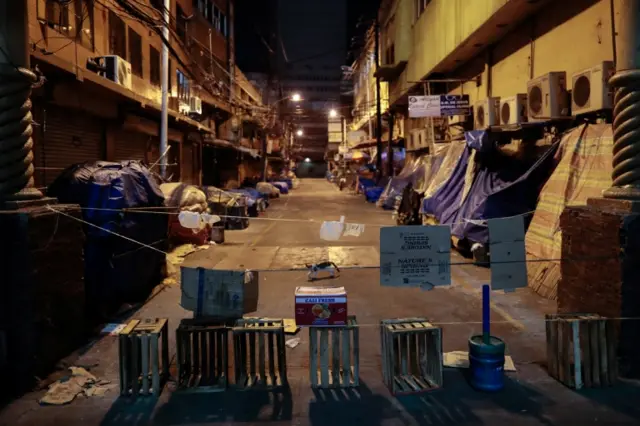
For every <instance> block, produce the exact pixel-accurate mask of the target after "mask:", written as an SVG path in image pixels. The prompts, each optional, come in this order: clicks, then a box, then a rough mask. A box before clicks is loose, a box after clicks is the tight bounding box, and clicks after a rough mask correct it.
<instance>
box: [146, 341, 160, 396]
mask: <svg viewBox="0 0 640 426" xmlns="http://www.w3.org/2000/svg"><path fill="white" fill-rule="evenodd" d="M160 336H161V333H156V334H153V335H151V339H150V341H149V343H150V348H149V351H150V352H151V390H152V392H153V395H154V396H159V395H160V359H159V358H160V357H159V354H160V352H159V350H160V348H159V347H158V341H159V339H160Z"/></svg>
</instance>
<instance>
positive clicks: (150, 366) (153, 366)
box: [118, 318, 169, 397]
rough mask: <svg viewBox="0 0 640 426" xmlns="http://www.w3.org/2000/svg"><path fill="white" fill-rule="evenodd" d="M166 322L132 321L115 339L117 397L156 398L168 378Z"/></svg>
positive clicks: (150, 320)
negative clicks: (150, 396)
mask: <svg viewBox="0 0 640 426" xmlns="http://www.w3.org/2000/svg"><path fill="white" fill-rule="evenodd" d="M168 332H169V331H168V320H167V319H166V318H160V319H144V320H132V321H129V324H127V326H126V327H125V328H124V329H123V330H122V331H121V332H120V334H119V336H118V339H119V341H118V344H119V354H120V394H121V395H123V396H133V397H137V396H139V395H154V396H158V395H160V392H161V391H162V387H163V386H164V383H165V381H166V380H167V379H168V378H169V339H168Z"/></svg>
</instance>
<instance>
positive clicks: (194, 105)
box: [189, 96, 202, 114]
mask: <svg viewBox="0 0 640 426" xmlns="http://www.w3.org/2000/svg"><path fill="white" fill-rule="evenodd" d="M190 101H191V105H189V108H190V110H191V112H192V113H193V114H202V99H200V98H199V97H197V96H192V97H191V99H190Z"/></svg>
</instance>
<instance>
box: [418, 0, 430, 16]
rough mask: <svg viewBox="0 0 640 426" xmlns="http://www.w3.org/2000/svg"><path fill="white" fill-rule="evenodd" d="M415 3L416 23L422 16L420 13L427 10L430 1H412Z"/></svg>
mask: <svg viewBox="0 0 640 426" xmlns="http://www.w3.org/2000/svg"><path fill="white" fill-rule="evenodd" d="M414 2H415V7H414V9H415V19H414V21H417V20H418V18H420V15H422V13H423V12H424V11H425V9H426V8H427V6H428V5H429V3H431V0H414Z"/></svg>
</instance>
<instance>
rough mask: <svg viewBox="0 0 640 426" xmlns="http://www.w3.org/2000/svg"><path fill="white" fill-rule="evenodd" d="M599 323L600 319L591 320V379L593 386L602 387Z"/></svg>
mask: <svg viewBox="0 0 640 426" xmlns="http://www.w3.org/2000/svg"><path fill="white" fill-rule="evenodd" d="M598 332H599V324H598V320H596V319H592V320H590V321H589V340H590V350H591V354H590V356H591V381H592V383H593V386H595V387H600V351H599V350H598V349H599V348H598V344H599V343H600V340H599V339H598Z"/></svg>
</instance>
